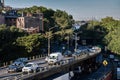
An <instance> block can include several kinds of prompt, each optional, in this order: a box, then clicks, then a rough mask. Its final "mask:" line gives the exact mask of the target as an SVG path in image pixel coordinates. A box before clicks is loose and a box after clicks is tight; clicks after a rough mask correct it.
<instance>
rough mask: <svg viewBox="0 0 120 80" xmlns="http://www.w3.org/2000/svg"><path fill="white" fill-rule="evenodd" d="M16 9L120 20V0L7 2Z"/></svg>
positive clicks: (31, 0) (32, 0) (75, 16)
mask: <svg viewBox="0 0 120 80" xmlns="http://www.w3.org/2000/svg"><path fill="white" fill-rule="evenodd" d="M5 5H7V6H11V7H14V8H25V7H31V6H34V5H36V6H44V7H47V8H51V9H53V10H56V9H60V10H63V11H66V12H67V13H68V14H71V15H72V16H73V18H74V19H75V20H88V19H100V18H103V17H106V16H110V17H114V18H117V19H120V0H5Z"/></svg>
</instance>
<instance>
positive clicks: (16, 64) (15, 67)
mask: <svg viewBox="0 0 120 80" xmlns="http://www.w3.org/2000/svg"><path fill="white" fill-rule="evenodd" d="M24 65H25V64H24V63H23V62H14V63H13V64H11V65H9V66H8V69H7V71H8V73H9V72H18V71H22V68H23V67H24Z"/></svg>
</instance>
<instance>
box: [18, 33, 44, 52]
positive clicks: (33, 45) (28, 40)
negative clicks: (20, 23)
mask: <svg viewBox="0 0 120 80" xmlns="http://www.w3.org/2000/svg"><path fill="white" fill-rule="evenodd" d="M44 43H45V37H43V36H42V35H41V34H32V35H29V36H24V37H18V38H17V39H16V45H17V46H22V47H25V50H26V52H28V53H32V52H36V53H39V52H40V51H39V50H40V48H42V47H43V46H45V45H44ZM41 46H42V47H41ZM37 51H38V52H37Z"/></svg>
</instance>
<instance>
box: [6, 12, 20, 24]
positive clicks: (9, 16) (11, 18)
mask: <svg viewBox="0 0 120 80" xmlns="http://www.w3.org/2000/svg"><path fill="white" fill-rule="evenodd" d="M17 18H18V14H17V11H16V10H10V11H8V12H7V13H6V14H5V24H6V25H7V26H16V20H17Z"/></svg>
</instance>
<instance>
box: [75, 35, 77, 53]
mask: <svg viewBox="0 0 120 80" xmlns="http://www.w3.org/2000/svg"><path fill="white" fill-rule="evenodd" d="M76 50H77V33H75V52H76Z"/></svg>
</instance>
